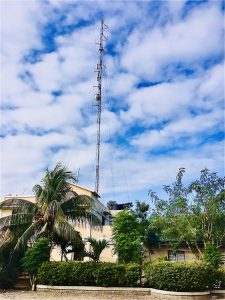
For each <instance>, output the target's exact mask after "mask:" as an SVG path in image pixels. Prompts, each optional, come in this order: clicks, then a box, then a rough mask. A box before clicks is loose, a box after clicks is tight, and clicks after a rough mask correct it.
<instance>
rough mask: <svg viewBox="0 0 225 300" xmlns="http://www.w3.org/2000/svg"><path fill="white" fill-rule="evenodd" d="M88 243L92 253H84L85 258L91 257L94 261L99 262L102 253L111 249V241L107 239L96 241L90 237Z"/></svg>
mask: <svg viewBox="0 0 225 300" xmlns="http://www.w3.org/2000/svg"><path fill="white" fill-rule="evenodd" d="M86 241H87V242H89V243H90V245H91V248H92V251H84V257H85V256H87V257H90V258H91V259H93V260H94V261H96V262H98V261H99V258H100V255H101V253H102V251H103V250H104V249H105V248H107V247H109V241H107V240H105V239H103V240H96V239H94V238H90V237H89V238H87V239H86Z"/></svg>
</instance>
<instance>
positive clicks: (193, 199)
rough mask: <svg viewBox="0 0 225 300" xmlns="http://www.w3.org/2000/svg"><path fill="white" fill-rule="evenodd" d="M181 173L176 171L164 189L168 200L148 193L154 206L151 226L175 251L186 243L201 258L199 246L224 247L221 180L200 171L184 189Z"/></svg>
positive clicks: (207, 172)
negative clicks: (171, 182)
mask: <svg viewBox="0 0 225 300" xmlns="http://www.w3.org/2000/svg"><path fill="white" fill-rule="evenodd" d="M184 173H185V169H184V168H180V169H179V172H178V174H177V177H176V181H175V182H174V183H173V184H172V185H171V186H164V191H165V192H166V193H167V195H168V200H162V199H160V198H159V197H158V196H157V195H156V194H155V193H154V192H152V191H150V192H149V195H150V197H151V199H152V201H153V203H154V205H155V209H154V213H153V214H152V217H151V227H152V228H153V229H154V230H156V231H157V233H158V234H159V235H160V237H161V239H162V240H166V241H170V242H171V244H172V245H173V246H174V247H175V248H176V247H178V246H179V245H180V244H181V243H183V242H186V244H187V246H188V247H189V248H190V249H191V250H192V251H193V253H194V254H196V256H197V257H198V258H202V254H203V253H202V250H201V247H200V246H201V245H202V243H204V244H206V243H208V242H209V243H211V244H214V245H215V246H216V247H220V246H222V245H225V231H224V228H225V198H224V183H225V179H224V178H220V177H218V176H217V174H216V173H210V172H209V170H208V169H204V170H202V171H201V175H200V178H199V179H198V180H195V181H193V182H192V183H191V184H190V185H187V186H185V185H184V184H183V176H184Z"/></svg>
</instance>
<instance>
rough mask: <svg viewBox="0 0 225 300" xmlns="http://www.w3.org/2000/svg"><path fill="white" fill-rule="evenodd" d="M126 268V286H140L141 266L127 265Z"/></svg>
mask: <svg viewBox="0 0 225 300" xmlns="http://www.w3.org/2000/svg"><path fill="white" fill-rule="evenodd" d="M125 268H126V286H139V285H140V280H139V279H140V278H141V274H142V269H141V266H140V265H139V264H134V263H131V264H127V265H125Z"/></svg>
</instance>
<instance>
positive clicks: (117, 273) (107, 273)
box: [96, 263, 126, 287]
mask: <svg viewBox="0 0 225 300" xmlns="http://www.w3.org/2000/svg"><path fill="white" fill-rule="evenodd" d="M96 284H97V285H98V286H105V287H107V286H126V270H125V267H124V265H119V264H114V263H100V264H99V266H98V268H97V270H96Z"/></svg>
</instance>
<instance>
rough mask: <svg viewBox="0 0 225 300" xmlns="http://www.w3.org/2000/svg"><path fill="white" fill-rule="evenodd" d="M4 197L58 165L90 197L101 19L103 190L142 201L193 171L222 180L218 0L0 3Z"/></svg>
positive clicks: (25, 190) (104, 194)
mask: <svg viewBox="0 0 225 300" xmlns="http://www.w3.org/2000/svg"><path fill="white" fill-rule="evenodd" d="M1 14H2V24H1V41H2V43H1V55H2V80H1V90H2V93H1V106H0V107H1V126H2V128H1V135H0V138H1V196H4V195H7V194H31V191H32V186H33V185H34V184H35V183H37V182H39V181H40V179H41V178H42V176H43V174H44V170H45V169H46V167H49V168H53V167H54V166H55V164H56V163H57V162H62V163H63V164H65V165H66V166H68V168H69V169H71V170H72V171H73V172H75V173H77V172H78V170H79V174H80V176H79V184H80V185H83V186H86V187H88V188H90V189H94V183H95V141H96V107H95V106H94V101H95V100H94V94H95V90H94V88H93V85H94V84H95V82H96V78H95V76H96V73H94V70H95V67H96V64H97V63H98V51H97V50H98V48H97V45H96V42H97V41H98V39H99V28H100V20H101V18H104V20H105V23H106V24H107V25H108V27H109V28H108V30H106V32H105V34H106V35H107V37H108V40H107V42H106V43H105V50H106V51H105V56H104V64H105V65H106V69H105V71H104V81H103V113H102V147H101V170H100V194H101V199H102V201H103V202H104V203H106V202H107V201H109V200H116V201H118V202H124V201H135V200H136V199H139V200H147V199H148V196H147V194H148V190H149V189H150V188H151V189H153V190H156V191H160V188H161V187H162V185H164V184H170V183H171V182H173V181H174V178H175V176H176V174H177V171H178V169H179V168H180V167H185V168H186V170H187V171H186V176H185V178H186V181H187V182H189V181H191V180H192V179H195V178H197V177H198V176H199V172H200V170H201V169H203V168H205V167H208V168H209V169H210V170H212V171H216V172H218V173H219V174H220V175H222V174H224V150H223V149H224V48H223V44H224V7H223V3H222V1H197V0H195V1H185V0H178V1H173V0H171V1H138V0H137V1H114V2H113V1H56V0H54V1H53V0H48V1H47V0H46V1H33V0H30V1H19V0H18V1H2V2H1Z"/></svg>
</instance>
